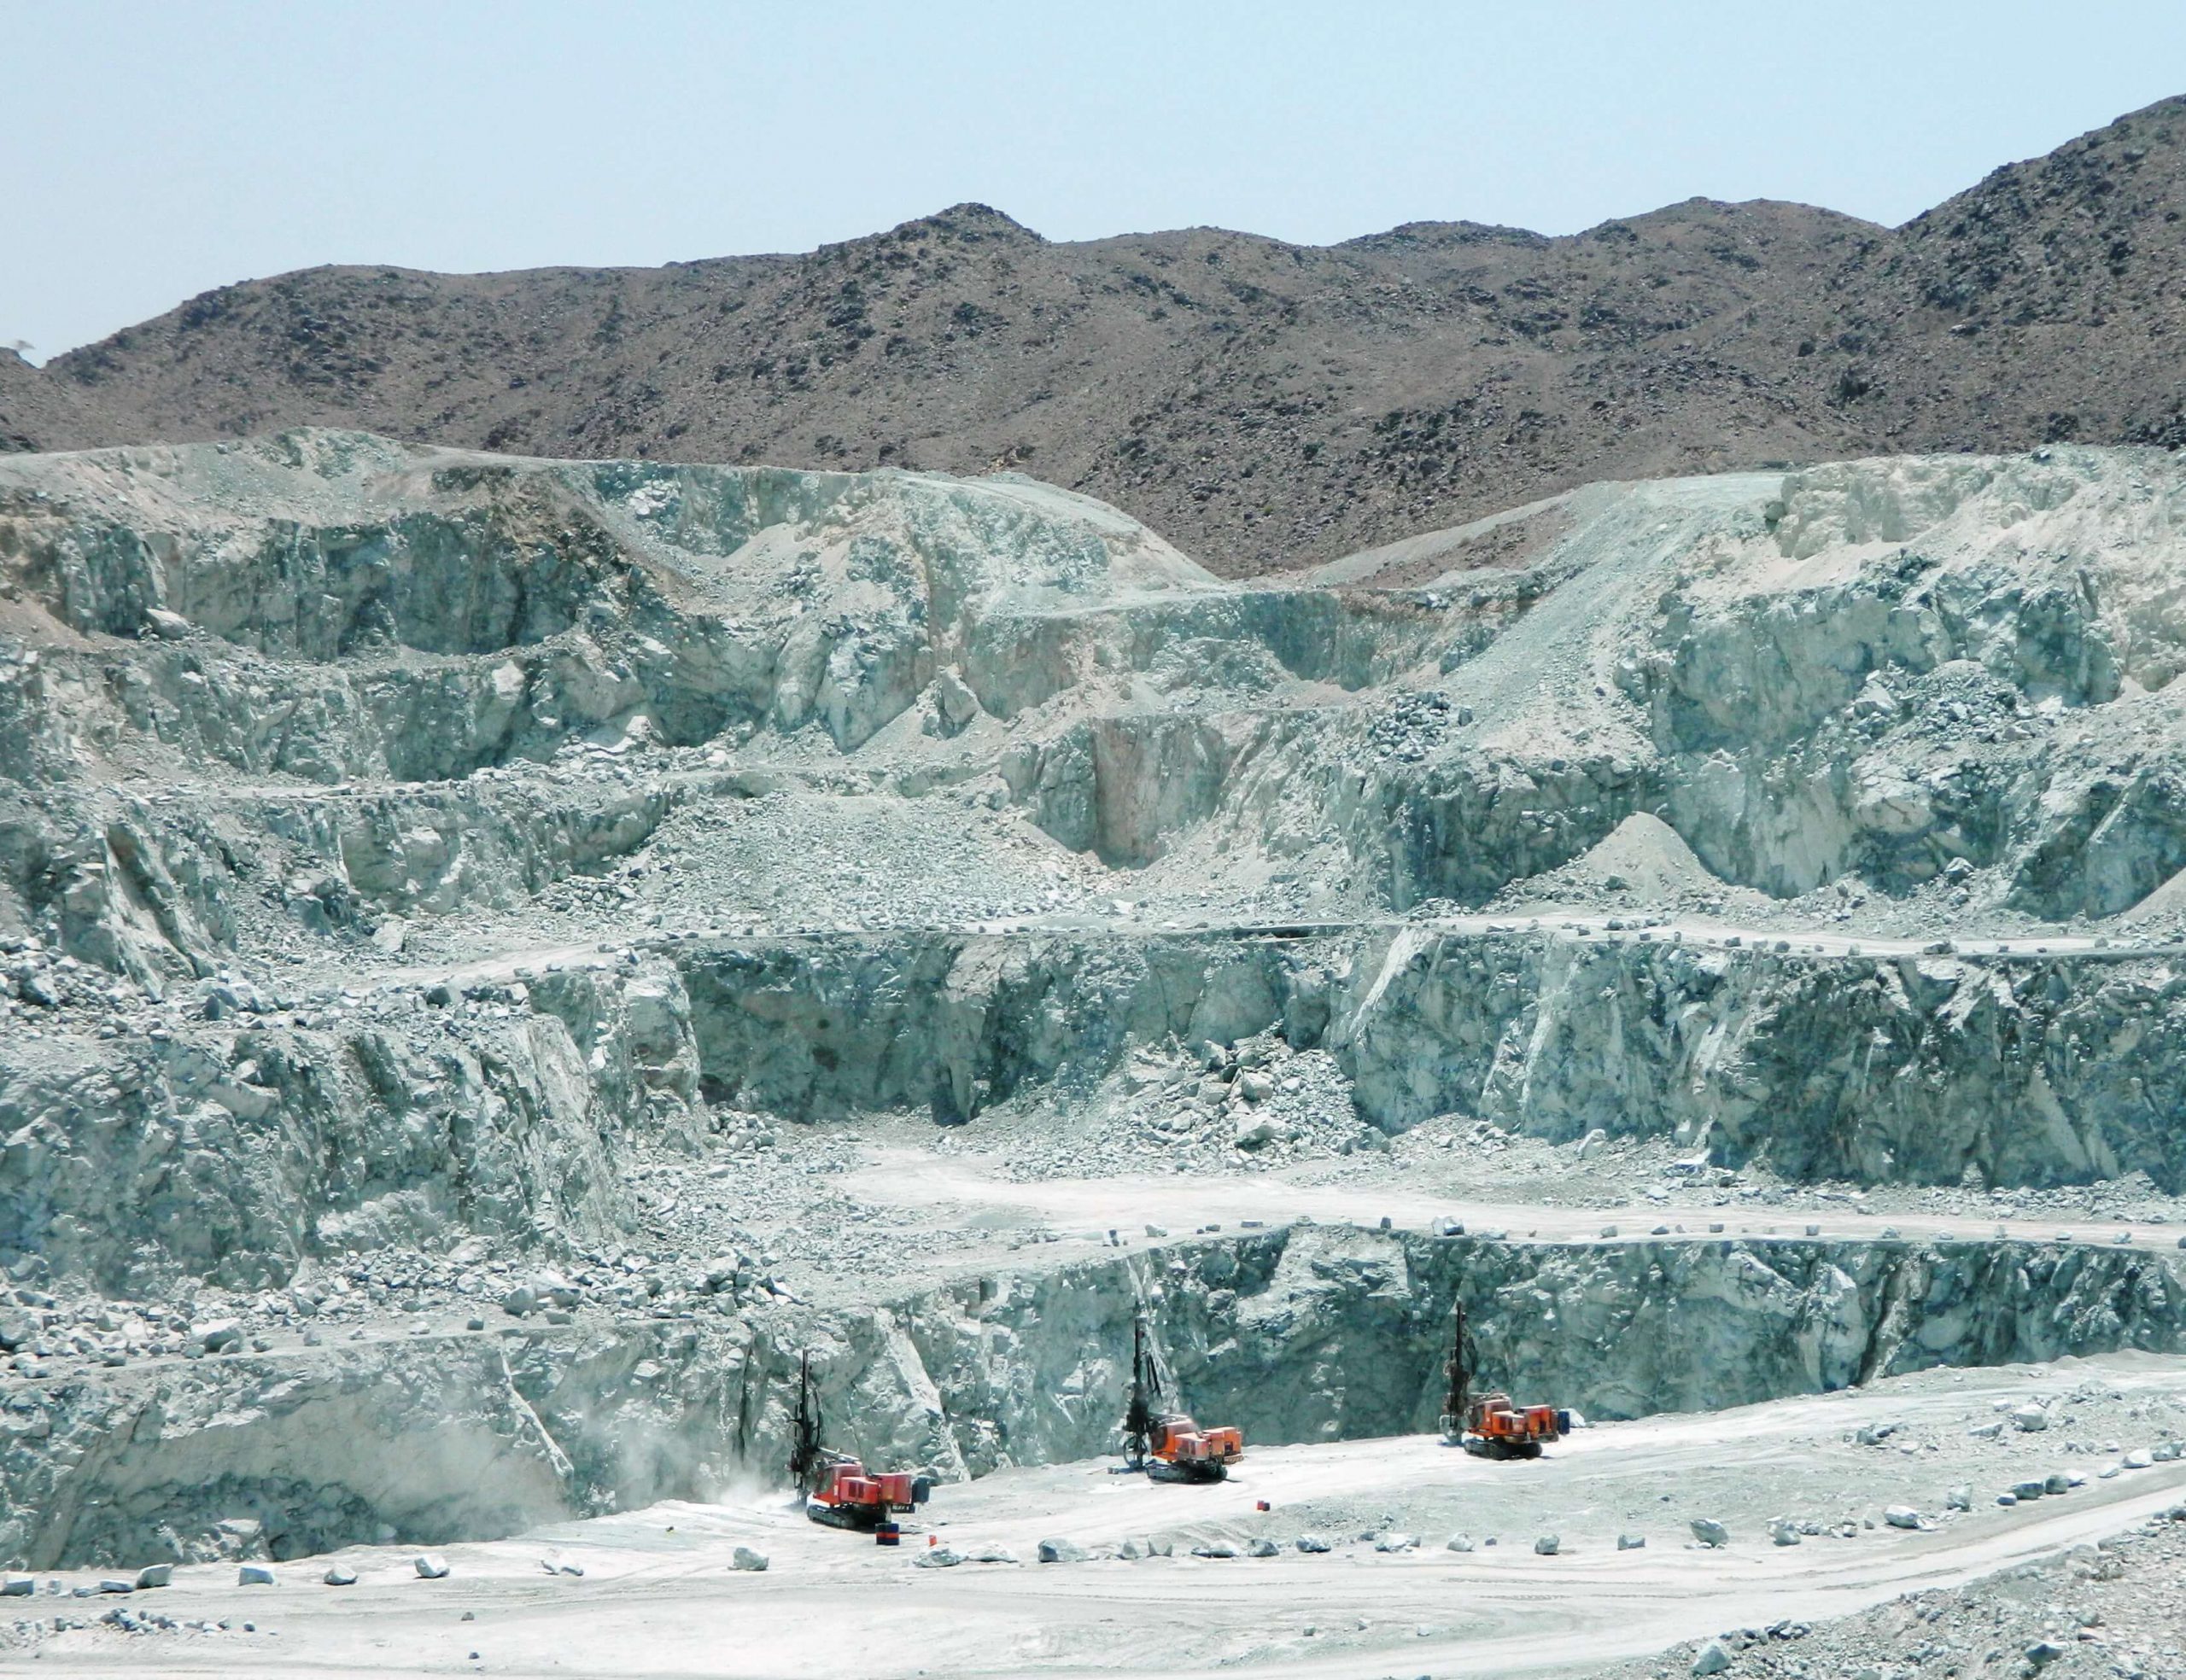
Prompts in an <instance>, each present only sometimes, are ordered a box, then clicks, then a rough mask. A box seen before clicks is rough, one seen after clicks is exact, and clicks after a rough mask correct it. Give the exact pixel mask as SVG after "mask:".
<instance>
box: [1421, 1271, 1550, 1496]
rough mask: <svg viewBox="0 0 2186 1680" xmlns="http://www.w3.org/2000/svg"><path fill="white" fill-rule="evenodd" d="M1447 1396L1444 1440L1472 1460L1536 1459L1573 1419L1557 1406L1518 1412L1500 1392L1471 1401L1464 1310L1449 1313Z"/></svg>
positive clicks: (1457, 1307)
mask: <svg viewBox="0 0 2186 1680" xmlns="http://www.w3.org/2000/svg"><path fill="white" fill-rule="evenodd" d="M1452 1311H1453V1314H1454V1315H1455V1318H1456V1324H1455V1327H1454V1328H1453V1331H1452V1336H1451V1339H1450V1364H1449V1374H1450V1391H1449V1395H1448V1397H1447V1398H1446V1399H1445V1400H1444V1401H1443V1402H1442V1439H1443V1440H1444V1441H1445V1442H1447V1443H1448V1444H1450V1445H1452V1446H1458V1447H1463V1448H1464V1450H1466V1451H1467V1452H1469V1453H1470V1454H1472V1455H1474V1456H1475V1457H1476V1458H1539V1457H1540V1450H1541V1448H1542V1447H1543V1446H1545V1445H1549V1444H1553V1443H1555V1442H1558V1441H1560V1440H1562V1439H1563V1438H1564V1437H1565V1436H1566V1435H1568V1434H1569V1433H1570V1432H1571V1414H1570V1413H1569V1412H1568V1411H1565V1410H1564V1409H1561V1408H1559V1407H1556V1406H1520V1405H1516V1404H1514V1403H1512V1402H1511V1397H1510V1396H1509V1395H1507V1394H1505V1393H1504V1392H1503V1391H1501V1390H1500V1389H1493V1390H1490V1391H1488V1393H1486V1394H1482V1395H1481V1396H1479V1397H1474V1395H1473V1392H1472V1362H1471V1360H1470V1356H1468V1355H1467V1353H1466V1352H1465V1304H1464V1301H1463V1300H1462V1299H1459V1300H1458V1301H1457V1302H1456V1303H1455V1304H1454V1306H1453V1308H1452Z"/></svg>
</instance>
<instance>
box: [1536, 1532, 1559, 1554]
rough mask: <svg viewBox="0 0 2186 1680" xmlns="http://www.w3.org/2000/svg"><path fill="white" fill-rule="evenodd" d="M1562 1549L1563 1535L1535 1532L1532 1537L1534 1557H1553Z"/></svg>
mask: <svg viewBox="0 0 2186 1680" xmlns="http://www.w3.org/2000/svg"><path fill="white" fill-rule="evenodd" d="M1563 1549H1564V1540H1563V1537H1561V1536H1560V1535H1555V1534H1536V1535H1535V1536H1534V1556H1535V1557H1554V1556H1555V1555H1557V1553H1558V1552H1559V1551H1561V1550H1563Z"/></svg>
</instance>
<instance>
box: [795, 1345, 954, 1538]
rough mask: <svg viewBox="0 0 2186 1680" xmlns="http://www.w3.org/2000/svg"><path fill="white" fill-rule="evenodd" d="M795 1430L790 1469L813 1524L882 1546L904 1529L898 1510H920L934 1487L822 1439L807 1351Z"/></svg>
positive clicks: (800, 1369)
mask: <svg viewBox="0 0 2186 1680" xmlns="http://www.w3.org/2000/svg"><path fill="white" fill-rule="evenodd" d="M789 1473H790V1477H791V1479H792V1480H793V1481H795V1482H796V1484H797V1490H798V1492H799V1493H801V1494H803V1495H804V1514H805V1515H806V1516H808V1517H810V1518H811V1519H812V1520H813V1521H814V1522H816V1523H825V1524H827V1526H828V1527H830V1528H852V1529H856V1530H857V1531H860V1532H861V1533H865V1534H870V1535H872V1536H873V1537H874V1539H875V1540H877V1541H878V1542H879V1543H880V1544H882V1545H884V1546H887V1545H893V1544H894V1543H896V1541H897V1537H898V1536H899V1534H900V1533H901V1530H900V1529H899V1528H898V1527H897V1522H896V1514H897V1512H899V1511H915V1510H916V1509H917V1508H919V1507H920V1506H921V1505H923V1504H925V1503H926V1499H927V1496H929V1495H930V1494H931V1493H932V1491H933V1484H932V1481H930V1480H929V1479H927V1478H926V1477H924V1476H913V1475H909V1474H905V1473H887V1474H884V1473H880V1472H877V1471H869V1470H868V1469H867V1468H866V1467H865V1466H864V1465H862V1464H861V1463H860V1462H859V1461H857V1460H856V1459H855V1458H852V1457H851V1456H850V1455H849V1454H848V1453H840V1452H837V1451H835V1450H834V1449H833V1448H832V1447H829V1446H827V1445H826V1444H824V1443H823V1441H822V1440H821V1423H820V1398H819V1396H818V1394H817V1393H815V1391H814V1389H813V1386H812V1356H811V1355H810V1354H809V1353H807V1354H805V1355H804V1356H802V1357H800V1358H799V1360H798V1368H797V1415H796V1417H795V1418H794V1419H793V1420H792V1434H791V1437H790V1450H789Z"/></svg>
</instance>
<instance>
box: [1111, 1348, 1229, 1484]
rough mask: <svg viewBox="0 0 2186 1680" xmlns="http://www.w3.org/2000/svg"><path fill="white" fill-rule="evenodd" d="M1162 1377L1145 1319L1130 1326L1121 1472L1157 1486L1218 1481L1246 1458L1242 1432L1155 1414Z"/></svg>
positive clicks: (1181, 1415)
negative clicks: (1128, 1391) (1128, 1386)
mask: <svg viewBox="0 0 2186 1680" xmlns="http://www.w3.org/2000/svg"><path fill="white" fill-rule="evenodd" d="M1160 1401H1161V1374H1160V1371H1159V1370H1158V1369H1157V1368H1155V1366H1154V1350H1153V1349H1152V1348H1151V1347H1149V1345H1147V1340H1146V1319H1145V1316H1144V1315H1143V1314H1141V1315H1138V1316H1137V1317H1134V1318H1133V1319H1132V1320H1131V1398H1130V1400H1129V1402H1128V1403H1126V1404H1125V1408H1124V1467H1125V1469H1126V1470H1130V1471H1141V1470H1143V1471H1144V1472H1145V1473H1146V1475H1147V1477H1148V1479H1149V1480H1152V1481H1156V1482H1219V1481H1221V1480H1223V1479H1225V1478H1226V1477H1227V1476H1228V1475H1229V1473H1230V1466H1231V1465H1233V1464H1235V1463H1236V1462H1237V1461H1238V1460H1240V1459H1242V1457H1244V1455H1245V1437H1244V1432H1242V1430H1238V1429H1235V1428H1230V1427H1228V1426H1225V1427H1222V1428H1219V1429H1201V1427H1200V1426H1199V1425H1198V1424H1197V1423H1195V1422H1194V1421H1193V1420H1192V1419H1191V1417H1190V1415H1189V1414H1187V1413H1184V1412H1165V1411H1163V1410H1161V1409H1160Z"/></svg>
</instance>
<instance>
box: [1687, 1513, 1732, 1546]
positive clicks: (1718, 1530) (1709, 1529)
mask: <svg viewBox="0 0 2186 1680" xmlns="http://www.w3.org/2000/svg"><path fill="white" fill-rule="evenodd" d="M1692 1537H1693V1538H1694V1539H1696V1540H1698V1542H1699V1543H1701V1544H1702V1545H1704V1546H1727V1545H1729V1544H1730V1543H1731V1531H1730V1530H1728V1529H1727V1528H1725V1527H1724V1526H1723V1525H1722V1524H1721V1523H1719V1522H1717V1521H1715V1519H1714V1518H1712V1517H1695V1518H1694V1519H1693V1520H1692Z"/></svg>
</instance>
